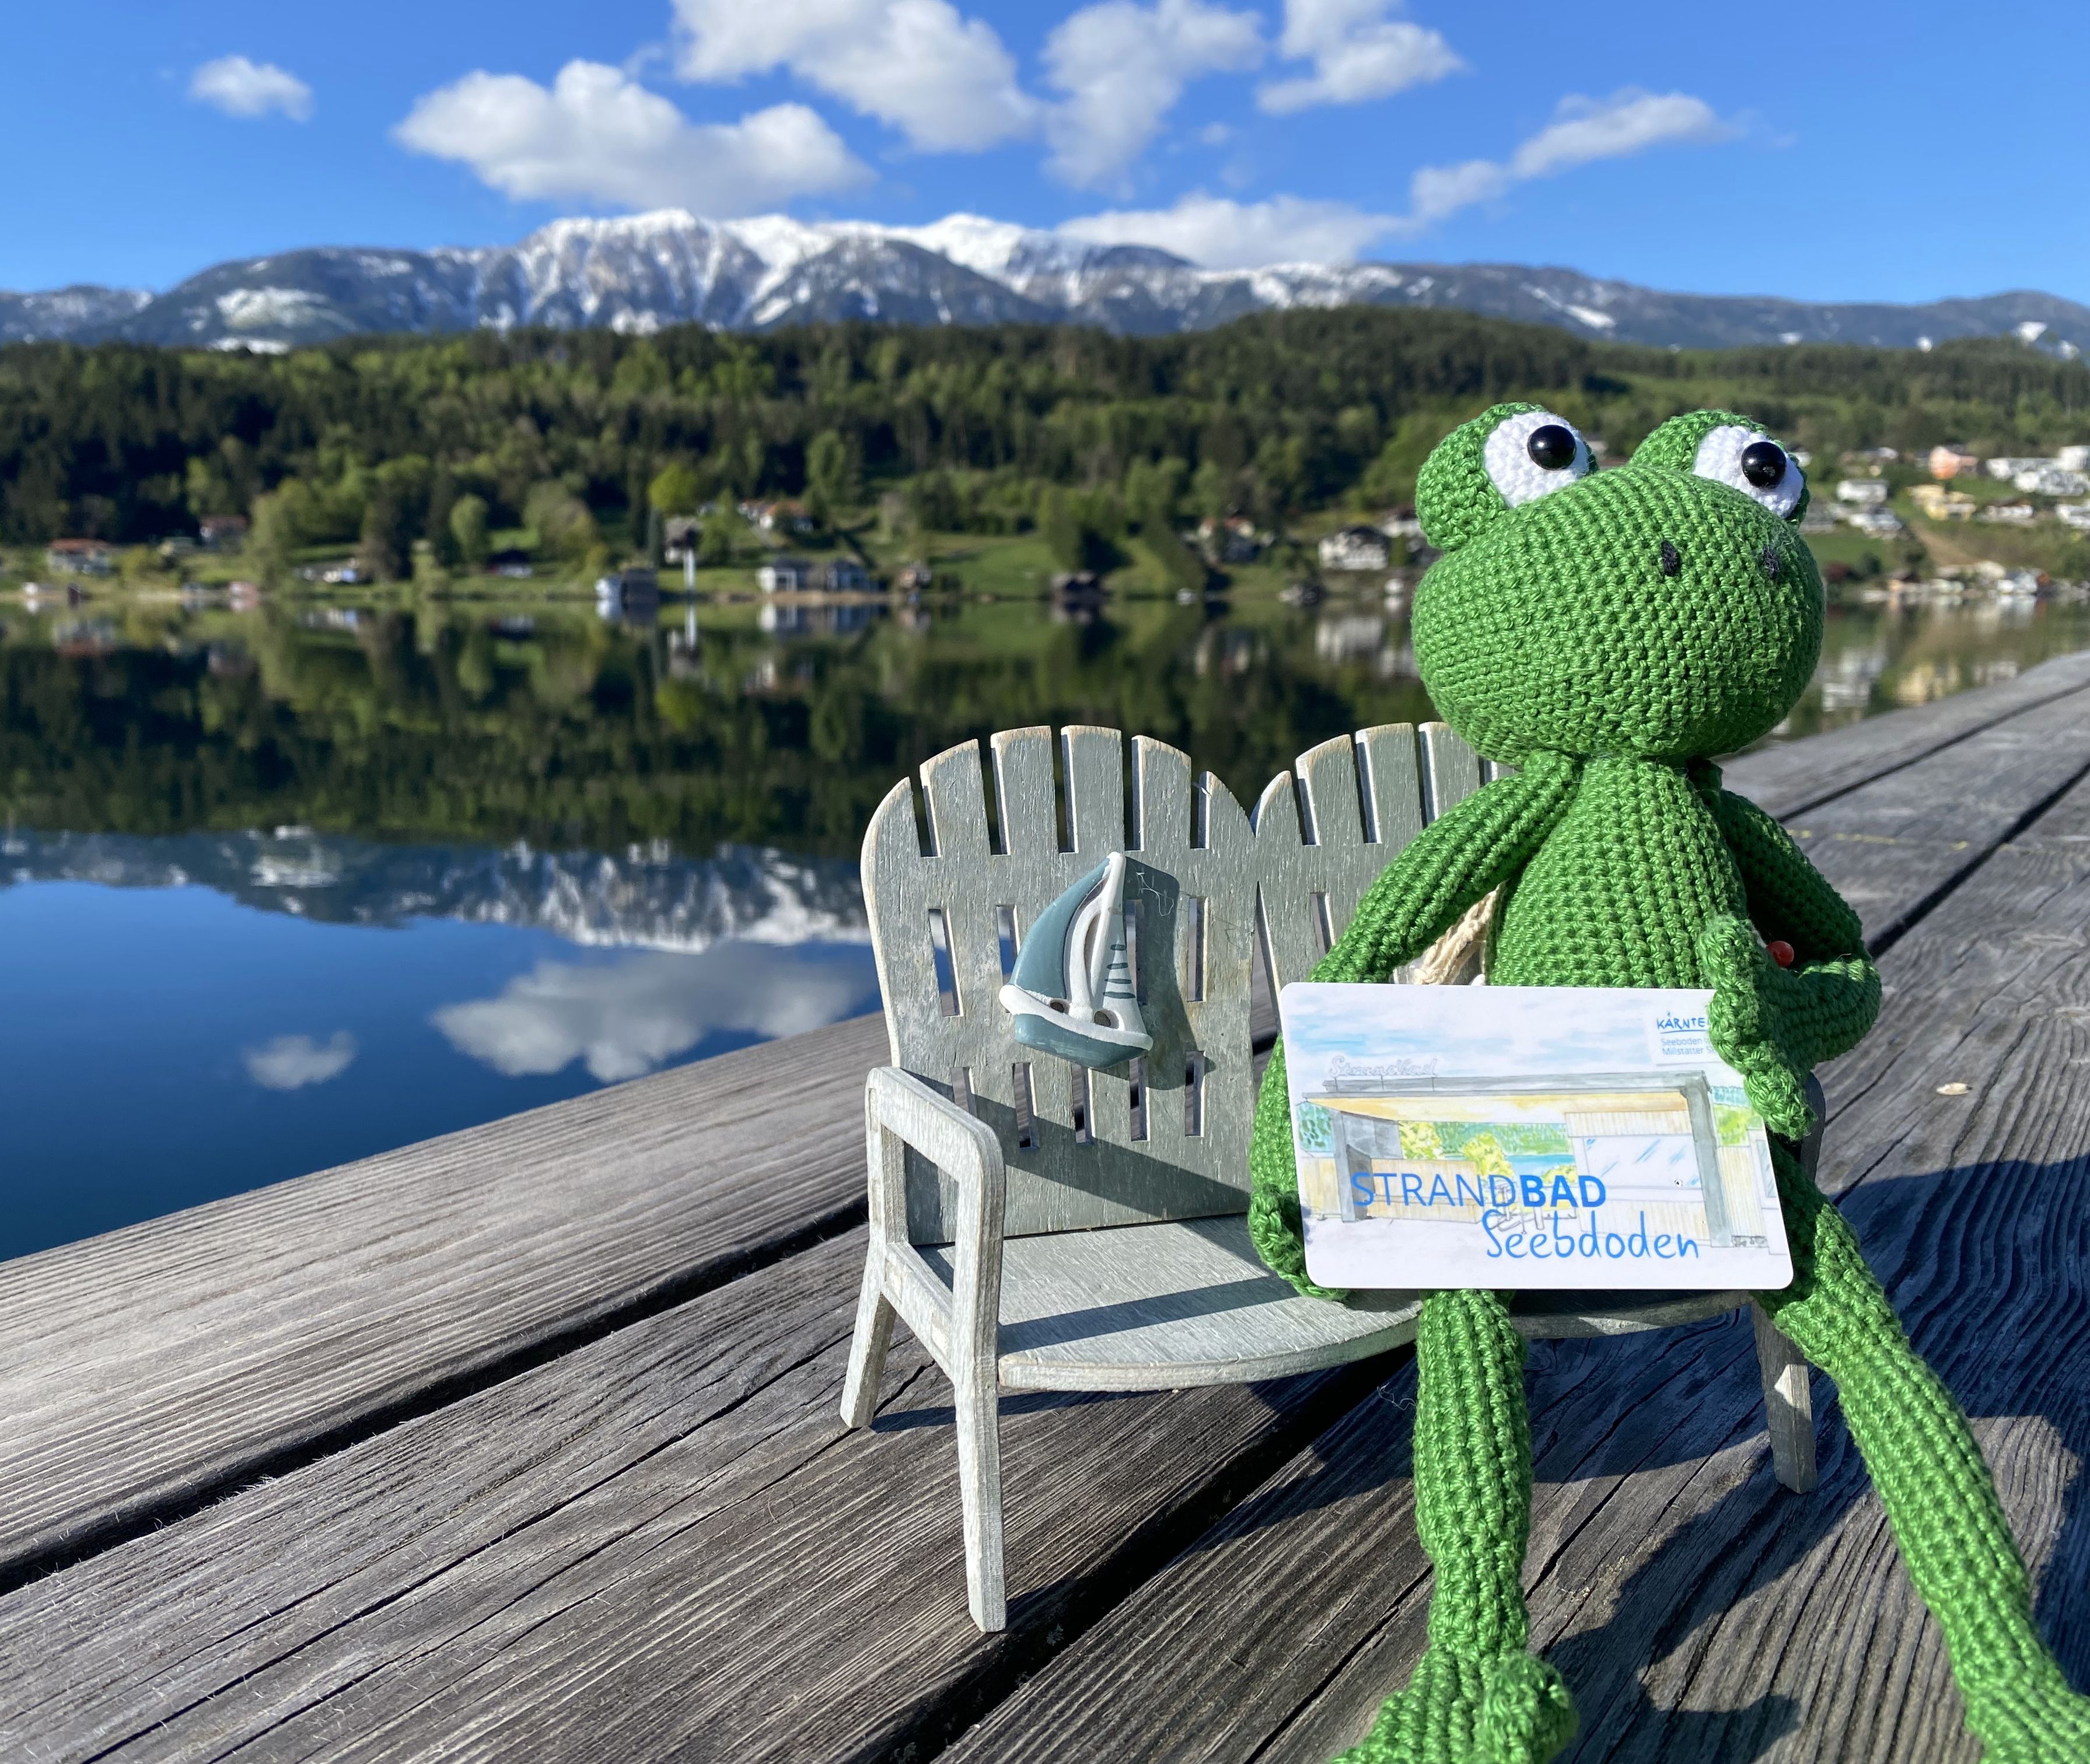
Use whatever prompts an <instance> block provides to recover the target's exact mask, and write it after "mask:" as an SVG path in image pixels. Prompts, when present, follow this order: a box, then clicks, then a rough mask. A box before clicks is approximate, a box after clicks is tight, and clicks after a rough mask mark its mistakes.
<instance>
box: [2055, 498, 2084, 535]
mask: <svg viewBox="0 0 2090 1764" xmlns="http://www.w3.org/2000/svg"><path fill="white" fill-rule="evenodd" d="M2053 512H2054V513H2056V514H2058V515H2059V516H2060V517H2061V518H2062V520H2063V521H2066V522H2067V523H2068V525H2069V526H2072V527H2075V528H2076V529H2078V530H2080V531H2082V532H2084V533H2090V502H2064V503H2062V504H2058V506H2057V507H2056V508H2055V509H2054V511H2053Z"/></svg>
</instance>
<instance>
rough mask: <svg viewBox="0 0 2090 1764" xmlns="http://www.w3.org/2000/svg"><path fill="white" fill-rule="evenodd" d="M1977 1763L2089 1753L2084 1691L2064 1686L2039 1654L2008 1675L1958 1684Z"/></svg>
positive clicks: (2075, 1757) (2060, 1759)
mask: <svg viewBox="0 0 2090 1764" xmlns="http://www.w3.org/2000/svg"><path fill="white" fill-rule="evenodd" d="M1962 1688H1963V1689H1964V1691H1965V1693H1966V1697H1967V1726H1968V1727H1969V1728H1972V1729H1973V1731H1974V1732H1976V1734H1977V1735H1979V1736H1980V1740H1981V1760H1982V1764H2081V1761H2082V1760H2083V1759H2084V1758H2090V1697H2084V1696H2082V1695H2080V1694H2079V1693H2077V1692H2075V1691H2073V1690H2071V1689H2069V1688H2068V1681H2067V1680H2066V1679H2064V1678H2063V1677H2062V1676H2061V1668H2060V1667H2058V1666H2057V1665H2056V1664H2055V1663H2053V1660H2051V1659H2046V1658H2045V1657H2042V1658H2041V1659H2038V1660H2037V1661H2036V1662H2028V1663H2027V1666H2026V1667H2023V1668H2021V1669H2020V1671H2019V1672H2017V1673H2013V1674H2012V1675H2010V1681H2007V1682H2005V1683H2002V1684H1996V1685H1965V1686H1963V1687H1962Z"/></svg>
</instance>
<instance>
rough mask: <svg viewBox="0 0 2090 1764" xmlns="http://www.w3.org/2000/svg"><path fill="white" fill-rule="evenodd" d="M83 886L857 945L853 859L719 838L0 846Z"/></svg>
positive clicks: (39, 841) (638, 939) (399, 914)
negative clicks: (692, 845) (693, 853)
mask: <svg viewBox="0 0 2090 1764" xmlns="http://www.w3.org/2000/svg"><path fill="white" fill-rule="evenodd" d="M19 882H97V883H99V884H101V886H105V887H112V888H177V887H184V886H202V887H205V888H209V889H213V890H215V891H217V892H218V893H220V894H222V895H228V896H230V898H231V899H234V900H237V901H239V902H240V903H242V904H243V905H246V906H249V907H255V908H260V909H261V910H262V911H264V912H286V913H290V914H293V915H295V916H297V917H299V918H304V919H311V920H315V921H320V922H321V923H328V924H339V925H402V924H404V923H406V921H408V920H411V919H415V918H440V919H456V920H462V921H467V922H468V923H475V924H484V925H517V926H526V927H529V928H531V929H539V930H546V931H551V932H553V933H555V934H557V935H558V936H559V937H561V938H565V939H566V941H567V942H572V943H578V944H583V945H588V946H600V947H613V946H630V947H636V948H647V949H656V950H675V951H699V950H706V949H709V948H711V947H712V946H713V945H715V944H718V943H722V942H743V943H768V944H797V943H808V942H862V941H866V940H867V939H868V938H869V937H870V931H869V929H868V927H867V925H866V923H865V920H864V912H863V896H862V891H861V889H860V887H859V886H858V881H857V866H856V865H855V864H854V862H852V861H849V860H847V859H842V858H814V857H795V856H789V855H788V854H786V853H785V852H779V851H776V850H773V849H770V848H763V847H757V846H745V845H722V846H720V847H719V848H717V850H716V852H714V853H713V854H712V856H709V857H707V858H692V857H683V856H679V855H677V853H675V852H673V850H672V849H670V848H669V847H668V846H666V845H665V844H664V843H656V844H652V845H647V846H632V847H629V848H626V850H625V851H624V852H621V853H610V852H547V851H540V850H538V849H536V848H533V847H532V846H531V845H529V844H528V843H524V842H521V841H518V842H517V843H514V844H511V845H507V846H501V847H490V846H473V845H387V844H381V843H377V842H376V841H374V840H369V839H352V838H349V837H346V836H345V835H338V834H327V833H315V832H312V831H311V830H308V829H305V828H301V827H281V828H277V829H276V830H274V831H273V832H252V833H183V834H172V835H164V836H159V837H145V836H140V835H129V834H116V833H37V832H28V831H23V830H15V831H12V832H11V833H9V834H8V835H6V837H5V839H0V885H11V884H14V883H19Z"/></svg>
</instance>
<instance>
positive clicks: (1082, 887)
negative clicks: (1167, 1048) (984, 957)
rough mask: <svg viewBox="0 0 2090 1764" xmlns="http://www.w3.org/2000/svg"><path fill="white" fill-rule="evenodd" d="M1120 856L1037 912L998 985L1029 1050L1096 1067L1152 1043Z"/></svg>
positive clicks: (1117, 1061) (1113, 1063) (1116, 854)
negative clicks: (1129, 933) (1131, 952)
mask: <svg viewBox="0 0 2090 1764" xmlns="http://www.w3.org/2000/svg"><path fill="white" fill-rule="evenodd" d="M1001 1002H1002V1003H1003V1005H1004V1006H1005V1007H1006V1008H1007V1009H1008V1013H1009V1015H1010V1016H1011V1017H1012V1018H1013V1019H1014V1029H1015V1035H1016V1039H1017V1041H1020V1042H1021V1043H1022V1044H1023V1045H1024V1046H1026V1047H1034V1048H1036V1049H1039V1051H1040V1052H1042V1053H1047V1054H1058V1055H1059V1056H1060V1058H1062V1059H1068V1060H1072V1061H1073V1062H1074V1063H1075V1064H1077V1065H1079V1066H1087V1067H1094V1068H1095V1069H1097V1070H1099V1071H1100V1070H1102V1069H1103V1068H1104V1067H1111V1066H1116V1065H1120V1064H1122V1063H1123V1062H1125V1061H1126V1060H1128V1059H1129V1058H1132V1057H1133V1055H1134V1054H1144V1053H1146V1051H1147V1050H1148V1049H1150V1048H1151V1047H1152V1046H1153V1045H1154V1037H1152V1036H1150V1035H1149V1034H1148V1033H1147V1032H1146V1023H1145V1022H1144V1020H1143V1019H1142V1018H1141V1016H1140V1014H1139V990H1138V988H1137V985H1135V983H1134V980H1133V972H1132V964H1131V961H1130V959H1129V958H1128V956H1127V955H1126V951H1125V853H1124V852H1112V853H1111V855H1110V856H1109V857H1107V859H1105V860H1104V861H1103V863H1101V864H1100V865H1098V866H1097V867H1096V868H1095V869H1093V870H1091V871H1090V872H1089V873H1088V874H1087V875H1086V876H1084V877H1083V878H1082V879H1081V880H1080V881H1079V882H1076V883H1075V884H1074V886H1073V887H1071V888H1069V890H1068V891H1066V892H1065V893H1064V894H1063V895H1060V898H1059V899H1057V900H1056V901H1054V902H1053V903H1052V904H1051V906H1049V907H1047V908H1046V909H1045V910H1044V912H1042V913H1040V914H1039V916H1038V921H1037V923H1036V924H1035V925H1033V926H1032V927H1031V928H1030V934H1029V935H1028V936H1027V937H1026V938H1024V940H1023V948H1022V951H1021V954H1019V955H1017V959H1016V971H1015V972H1014V973H1013V974H1012V975H1011V976H1009V981H1008V985H1004V987H1003V988H1002V989H1001Z"/></svg>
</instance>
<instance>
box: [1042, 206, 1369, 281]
mask: <svg viewBox="0 0 2090 1764" xmlns="http://www.w3.org/2000/svg"><path fill="white" fill-rule="evenodd" d="M1402 225H1404V223H1403V222H1402V221H1401V220H1400V218H1399V217H1395V216H1391V215H1384V214H1367V213H1365V212H1364V211H1363V210H1362V209H1360V208H1352V207H1351V206H1350V205H1349V204H1348V203H1344V202H1314V201H1309V200H1306V199H1305V198H1303V197H1300V196H1274V197H1272V198H1271V199H1270V200H1268V201H1266V202H1235V201H1232V200H1229V199H1228V198H1227V197H1224V196H1207V195H1188V196H1185V197H1184V198H1183V200H1181V201H1180V202H1178V203H1177V204H1176V205H1175V206H1174V207H1173V208H1150V209H1146V210H1143V211H1141V210H1133V209H1124V208H1119V209H1112V210H1111V211H1109V212H1106V213H1103V214H1091V215H1085V216H1083V217H1082V218H1081V219H1079V220H1075V221H1065V222H1064V223H1062V225H1060V232H1062V233H1063V234H1066V235H1067V237H1068V238H1077V239H1085V240H1087V241H1089V242H1092V243H1094V244H1098V245H1158V246H1159V247H1161V249H1162V250H1163V251H1173V252H1175V253H1176V255H1177V256H1179V257H1187V258H1189V260H1190V261H1191V262H1192V263H1193V264H1203V265H1204V266H1205V267H1206V268H1208V269H1256V268H1262V266H1263V265H1264V264H1299V263H1344V262H1348V260H1351V259H1352V258H1354V257H1356V256H1357V255H1358V254H1359V253H1360V252H1361V251H1363V250H1364V248H1365V247H1366V246H1367V245H1369V244H1370V243H1371V242H1372V241H1373V240H1374V239H1376V238H1381V237H1383V235H1384V234H1387V233H1390V232H1394V231H1396V230H1400V228H1401V226H1402Z"/></svg>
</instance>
